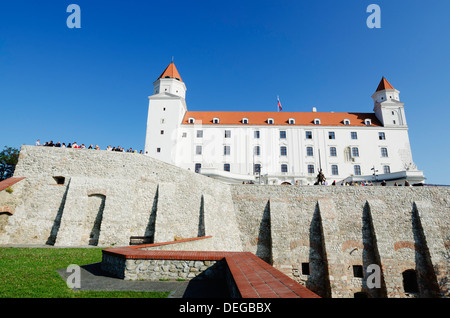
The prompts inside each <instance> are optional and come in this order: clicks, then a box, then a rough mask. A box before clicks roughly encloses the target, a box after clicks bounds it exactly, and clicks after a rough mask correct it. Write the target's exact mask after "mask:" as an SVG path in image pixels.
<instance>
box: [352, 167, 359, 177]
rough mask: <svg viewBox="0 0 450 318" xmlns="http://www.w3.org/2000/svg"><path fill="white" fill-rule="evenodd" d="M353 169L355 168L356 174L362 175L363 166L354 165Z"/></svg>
mask: <svg viewBox="0 0 450 318" xmlns="http://www.w3.org/2000/svg"><path fill="white" fill-rule="evenodd" d="M353 169H354V172H355V176H360V175H361V166H359V165H355V166H354V167H353Z"/></svg>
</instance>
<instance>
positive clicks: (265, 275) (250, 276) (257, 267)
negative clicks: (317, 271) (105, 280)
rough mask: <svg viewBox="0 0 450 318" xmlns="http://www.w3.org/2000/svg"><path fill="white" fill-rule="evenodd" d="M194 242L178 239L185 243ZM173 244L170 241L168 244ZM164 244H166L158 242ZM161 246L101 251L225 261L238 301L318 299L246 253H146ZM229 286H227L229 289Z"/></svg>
mask: <svg viewBox="0 0 450 318" xmlns="http://www.w3.org/2000/svg"><path fill="white" fill-rule="evenodd" d="M189 240H195V239H187V240H181V241H180V242H185V241H189ZM170 243H174V242H170ZM162 244H166V243H162ZM162 244H146V245H136V246H127V247H118V248H109V249H105V250H103V254H106V255H109V256H114V257H117V258H121V259H125V260H137V259H141V260H143V259H146V260H190V261H222V260H224V261H225V264H226V266H227V268H228V270H229V273H230V274H231V278H232V282H233V283H234V285H235V286H234V288H235V289H237V290H238V293H239V296H240V297H241V298H320V297H319V296H318V295H317V294H315V293H313V292H312V291H310V290H309V289H307V288H306V287H304V286H302V285H301V284H299V283H297V282H296V281H295V280H293V279H291V278H290V277H288V276H287V275H285V274H283V273H282V272H280V271H279V270H277V269H276V268H274V267H273V266H271V265H269V264H267V263H266V262H264V261H263V260H261V259H260V258H258V257H257V256H255V255H254V254H252V253H250V252H210V251H167V250H147V249H143V248H152V247H157V246H161V245H162ZM229 287H230V286H229Z"/></svg>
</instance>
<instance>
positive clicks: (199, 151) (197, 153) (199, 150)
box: [195, 146, 202, 155]
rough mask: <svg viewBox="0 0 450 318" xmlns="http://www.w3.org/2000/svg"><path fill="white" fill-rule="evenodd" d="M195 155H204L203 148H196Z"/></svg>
mask: <svg viewBox="0 0 450 318" xmlns="http://www.w3.org/2000/svg"><path fill="white" fill-rule="evenodd" d="M195 154H196V155H201V154H202V146H195Z"/></svg>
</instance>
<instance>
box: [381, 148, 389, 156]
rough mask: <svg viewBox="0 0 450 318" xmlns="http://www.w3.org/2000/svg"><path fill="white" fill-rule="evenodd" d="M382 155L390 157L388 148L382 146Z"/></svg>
mask: <svg viewBox="0 0 450 318" xmlns="http://www.w3.org/2000/svg"><path fill="white" fill-rule="evenodd" d="M381 157H384V158H387V157H388V151H387V148H381Z"/></svg>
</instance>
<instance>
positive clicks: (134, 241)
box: [130, 236, 153, 245]
mask: <svg viewBox="0 0 450 318" xmlns="http://www.w3.org/2000/svg"><path fill="white" fill-rule="evenodd" d="M151 243H153V236H130V245H142V244H151Z"/></svg>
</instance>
